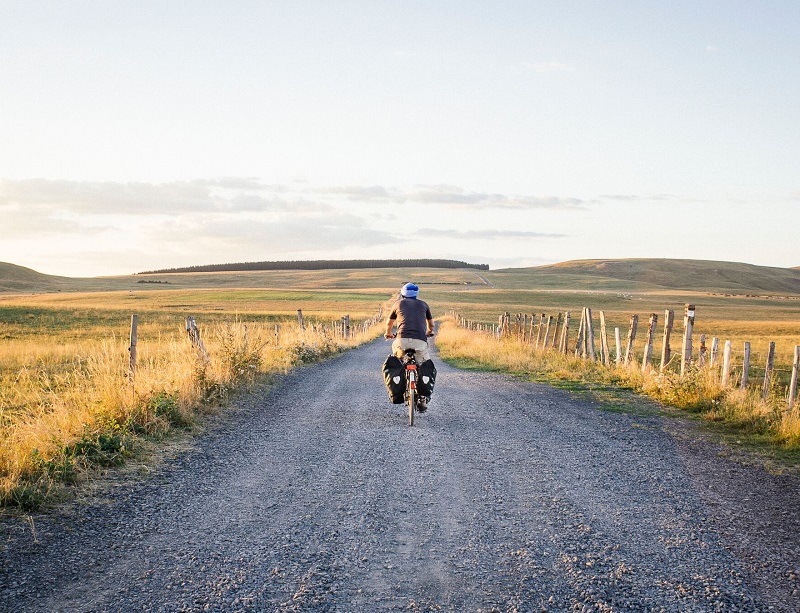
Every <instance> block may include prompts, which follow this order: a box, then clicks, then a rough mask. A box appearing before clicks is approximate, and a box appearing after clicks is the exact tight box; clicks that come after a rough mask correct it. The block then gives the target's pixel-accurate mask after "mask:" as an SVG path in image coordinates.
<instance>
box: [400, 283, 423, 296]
mask: <svg viewBox="0 0 800 613" xmlns="http://www.w3.org/2000/svg"><path fill="white" fill-rule="evenodd" d="M417 294H419V288H418V287H417V286H416V285H414V284H413V283H406V284H405V285H404V286H403V289H401V290H400V295H401V296H405V297H406V298H416V297H417Z"/></svg>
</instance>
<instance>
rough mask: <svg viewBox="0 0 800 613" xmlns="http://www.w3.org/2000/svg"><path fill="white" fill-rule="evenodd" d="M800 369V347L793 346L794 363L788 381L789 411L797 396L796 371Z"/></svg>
mask: <svg viewBox="0 0 800 613" xmlns="http://www.w3.org/2000/svg"><path fill="white" fill-rule="evenodd" d="M799 368H800V345H795V346H794V361H793V362H792V378H791V380H790V381H789V410H790V411H791V410H792V409H793V408H794V399H795V398H796V396H797V371H798V369H799Z"/></svg>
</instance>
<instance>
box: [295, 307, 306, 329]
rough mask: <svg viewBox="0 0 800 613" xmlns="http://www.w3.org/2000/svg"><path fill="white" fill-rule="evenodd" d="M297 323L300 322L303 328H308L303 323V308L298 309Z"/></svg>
mask: <svg viewBox="0 0 800 613" xmlns="http://www.w3.org/2000/svg"><path fill="white" fill-rule="evenodd" d="M297 323H298V324H299V326H300V329H301V330H305V329H306V326H305V324H304V323H303V309H297Z"/></svg>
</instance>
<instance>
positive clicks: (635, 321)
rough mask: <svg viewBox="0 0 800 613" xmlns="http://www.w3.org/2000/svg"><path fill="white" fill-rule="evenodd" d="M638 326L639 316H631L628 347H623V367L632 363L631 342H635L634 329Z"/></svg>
mask: <svg viewBox="0 0 800 613" xmlns="http://www.w3.org/2000/svg"><path fill="white" fill-rule="evenodd" d="M638 326H639V316H638V315H631V323H630V326H629V327H628V345H627V346H626V347H625V366H628V365H629V364H630V363H631V362H632V361H633V342H634V341H635V340H636V328H637V327H638Z"/></svg>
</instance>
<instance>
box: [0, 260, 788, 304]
mask: <svg viewBox="0 0 800 613" xmlns="http://www.w3.org/2000/svg"><path fill="white" fill-rule="evenodd" d="M448 261H449V262H453V260H448ZM376 262H377V260H376ZM382 262H384V263H386V262H389V261H388V260H383V261H382ZM344 264H345V263H344V262H342V265H344ZM462 264H463V263H462ZM408 280H413V281H415V282H417V283H420V284H423V285H426V286H429V287H430V286H435V285H439V286H441V288H448V289H451V290H453V291H461V290H462V289H469V290H473V289H476V288H479V287H482V288H486V289H491V288H497V289H504V290H552V291H574V290H578V291H589V292H621V293H633V292H648V291H649V292H657V291H676V290H677V291H684V290H685V291H691V292H695V291H697V292H712V293H730V294H754V295H761V294H796V295H800V268H774V267H769V266H755V265H753V264H740V263H735V262H714V261H703V260H668V259H658V260H656V259H627V260H575V261H570V262H562V263H560V264H553V265H550V266H536V267H531V268H508V269H503V270H489V271H487V270H483V269H478V270H476V269H475V268H468V267H467V268H465V267H461V268H452V267H450V268H433V267H416V268H406V267H402V266H401V267H392V266H387V267H385V268H371V267H363V268H353V269H342V268H331V269H319V270H307V269H296V270H253V271H220V272H204V273H198V272H191V273H182V274H181V273H179V274H173V273H158V274H156V273H151V274H147V275H145V274H142V275H125V276H118V277H93V278H71V277H57V276H51V275H45V274H42V273H39V272H36V271H34V270H31V269H30V268H24V267H22V266H16V265H14V264H6V263H2V262H0V294H11V293H14V294H21V293H40V292H59V291H64V292H67V291H73V292H74V291H84V292H91V291H109V290H117V291H132V292H139V291H151V290H166V289H197V288H216V289H224V288H242V287H248V288H259V287H269V288H276V287H293V288H311V289H365V288H391V287H395V286H396V287H399V286H400V285H402V284H403V283H405V282H406V281H408Z"/></svg>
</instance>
